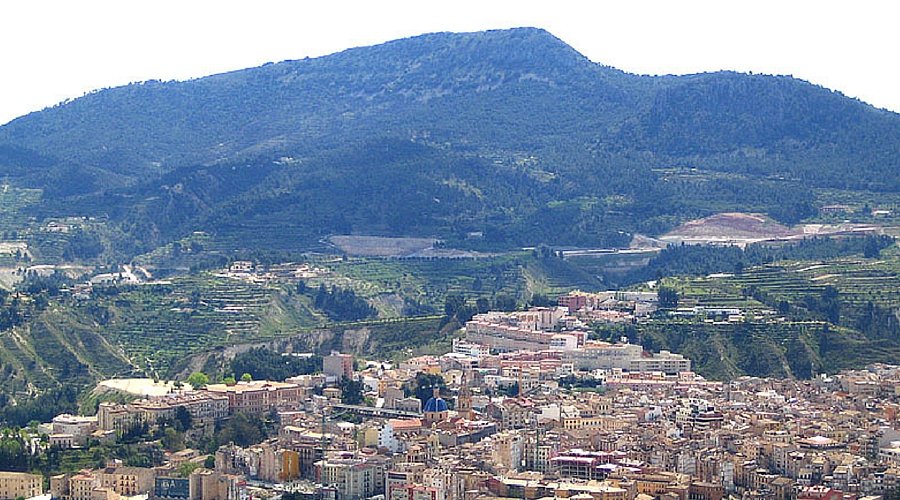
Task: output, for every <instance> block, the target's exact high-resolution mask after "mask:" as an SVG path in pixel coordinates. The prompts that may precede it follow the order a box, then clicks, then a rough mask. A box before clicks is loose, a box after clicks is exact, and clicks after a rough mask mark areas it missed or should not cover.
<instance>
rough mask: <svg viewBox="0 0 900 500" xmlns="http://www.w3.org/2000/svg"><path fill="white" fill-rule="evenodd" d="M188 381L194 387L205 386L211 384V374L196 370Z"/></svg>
mask: <svg viewBox="0 0 900 500" xmlns="http://www.w3.org/2000/svg"><path fill="white" fill-rule="evenodd" d="M187 383H189V384H191V387H193V388H194V389H199V388H202V387H205V386H206V385H207V384H209V375H207V374H205V373H203V372H194V373H192V374H191V375H190V376H189V377H188V378H187Z"/></svg>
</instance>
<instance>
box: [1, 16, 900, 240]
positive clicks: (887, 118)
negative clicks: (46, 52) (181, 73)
mask: <svg viewBox="0 0 900 500" xmlns="http://www.w3.org/2000/svg"><path fill="white" fill-rule="evenodd" d="M898 138H900V115H898V114H896V113H893V112H889V111H883V110H878V109H876V108H874V107H872V106H870V105H868V104H865V103H862V102H861V101H859V100H855V99H850V98H847V97H845V96H843V95H842V94H840V93H839V92H835V91H831V90H828V89H825V88H823V87H819V86H816V85H813V84H810V83H808V82H803V81H800V80H796V79H793V78H790V77H785V76H770V75H748V74H741V73H736V72H728V71H724V72H715V73H700V74H695V75H687V76H671V75H669V76H641V75H634V74H630V73H626V72H623V71H621V70H618V69H615V68H611V67H609V66H604V65H602V64H599V63H594V62H592V61H590V60H589V59H588V58H586V57H585V56H583V55H582V54H580V53H578V52H577V51H576V50H575V49H573V48H572V47H570V46H568V45H567V44H565V43H564V42H562V41H561V40H560V39H558V38H556V37H555V36H553V35H552V34H550V33H549V32H547V31H545V30H542V29H539V28H517V29H512V30H494V31H488V32H473V33H462V34H459V33H434V34H426V35H420V36H418V37H412V38H408V39H402V40H396V41H391V42H387V43H384V44H379V45H374V46H370V47H360V48H353V49H347V50H345V51H342V52H338V53H335V54H332V55H328V56H322V57H318V58H311V59H301V60H290V61H283V62H280V63H271V64H266V65H263V66H259V67H255V68H248V69H244V70H236V71H231V72H227V73H221V74H217V75H211V76H208V77H203V78H199V79H194V80H189V81H185V82H158V81H151V82H144V83H140V84H132V85H128V86H123V87H117V88H114V89H107V90H102V91H98V92H94V93H91V94H89V95H87V96H85V97H83V98H80V99H75V100H74V101H71V102H68V103H65V104H63V105H60V106H57V107H54V108H51V109H49V110H45V111H42V112H36V113H32V114H29V115H27V116H25V117H22V118H19V119H16V120H13V121H12V122H10V123H9V124H7V125H4V126H2V127H0V174H2V175H4V176H5V177H6V178H7V179H8V180H9V182H12V183H13V184H15V185H19V186H23V187H32V188H40V189H42V190H43V193H44V196H43V198H42V201H41V203H40V204H39V205H38V206H36V207H34V208H33V212H32V213H34V214H37V216H39V217H45V216H51V215H53V214H60V213H62V214H66V215H71V214H77V215H85V214H88V215H92V214H93V215H103V216H105V215H109V216H110V220H111V223H112V224H114V225H117V226H118V232H121V233H127V234H130V235H132V237H133V238H135V239H138V240H141V241H140V243H141V244H140V245H138V246H139V247H140V248H142V249H144V250H148V249H150V248H152V247H153V246H154V245H158V244H164V243H166V242H167V241H172V240H173V239H177V238H180V237H183V236H184V235H185V234H189V233H190V231H193V230H203V231H207V232H211V233H216V232H217V231H221V230H223V228H226V227H228V228H236V229H234V230H235V231H236V233H234V234H232V235H231V236H229V237H228V239H229V240H230V241H232V242H242V243H241V244H246V242H258V241H263V240H259V239H257V237H258V236H259V235H258V234H257V233H255V232H253V231H255V229H253V228H258V227H261V226H266V225H271V227H272V228H273V229H274V228H280V227H288V228H290V227H296V228H297V229H296V233H292V235H291V236H290V237H287V236H286V237H285V238H283V239H282V240H281V241H277V242H273V241H271V238H270V239H268V240H265V241H268V243H277V246H280V247H290V246H296V245H299V246H300V247H304V246H307V245H310V244H312V243H311V242H315V241H318V240H319V239H320V238H321V237H323V236H327V235H328V234H345V233H352V234H361V233H370V234H381V235H395V234H403V235H407V236H417V235H424V236H440V237H443V238H446V239H449V240H458V241H462V240H464V239H465V235H466V234H467V233H478V232H480V233H484V234H487V235H488V236H486V237H485V240H487V241H489V242H490V246H496V245H500V246H516V245H534V244H538V243H548V244H567V245H573V244H578V245H588V246H597V245H621V244H625V245H627V240H628V239H629V235H631V234H633V233H635V232H642V233H646V234H661V233H662V232H665V231H666V230H667V229H670V228H672V227H674V226H675V225H677V223H679V222H680V221H684V220H687V219H691V218H699V217H703V216H708V215H711V214H712V213H715V212H718V211H751V212H763V213H767V214H769V215H771V216H773V217H775V218H776V219H778V220H779V221H781V222H788V223H794V222H797V221H799V220H801V219H803V218H806V217H809V216H811V215H813V214H814V213H815V206H814V204H815V203H816V201H815V197H814V194H813V189H815V188H836V189H851V190H869V191H875V192H895V191H897V190H900V178H898V176H897V175H896V172H897V171H898V167H900V165H898V161H900V139H898ZM682 166H690V167H693V168H697V169H700V170H701V171H703V172H708V174H705V175H702V176H694V177H689V176H683V175H679V176H672V175H670V174H665V173H661V172H663V171H665V170H667V169H671V168H673V167H682ZM372 207H378V208H379V209H378V210H373V209H372ZM393 212H396V213H393ZM560 225H564V226H566V227H565V228H564V229H562V230H560V229H559V226H560ZM135 228H142V229H141V230H140V231H138V230H137V229H135ZM248 231H250V233H248ZM287 232H288V233H290V232H291V231H290V230H289V231H287ZM136 233H140V234H136ZM117 234H118V233H117ZM148 234H149V235H155V236H153V237H152V238H149V237H146V236H145V235H148ZM470 243H471V244H478V243H477V242H470ZM259 244H262V243H259Z"/></svg>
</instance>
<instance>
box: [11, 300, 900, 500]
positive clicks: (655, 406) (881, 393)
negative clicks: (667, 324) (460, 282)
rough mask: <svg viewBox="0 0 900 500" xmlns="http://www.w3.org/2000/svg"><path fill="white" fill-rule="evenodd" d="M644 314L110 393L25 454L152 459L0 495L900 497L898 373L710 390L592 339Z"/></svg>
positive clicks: (531, 313) (626, 311)
mask: <svg viewBox="0 0 900 500" xmlns="http://www.w3.org/2000/svg"><path fill="white" fill-rule="evenodd" d="M656 300H657V294H655V293H641V292H603V293H599V294H587V293H580V292H574V293H570V294H568V295H564V296H562V297H560V299H559V304H558V305H557V306H556V307H535V308H531V309H529V310H525V311H514V312H496V311H491V312H487V313H483V314H477V315H475V316H474V317H473V318H472V319H471V320H470V321H468V322H467V323H466V325H465V335H464V337H460V338H457V339H456V340H455V341H454V343H453V348H452V351H451V352H447V353H444V354H442V355H436V356H418V357H412V358H408V359H405V360H403V361H400V362H389V361H379V360H368V361H364V360H361V359H355V358H354V356H352V355H350V354H342V353H338V352H332V353H331V354H328V355H325V356H323V357H322V358H321V371H318V370H317V371H316V373H307V374H299V375H295V376H291V377H288V378H286V379H284V380H253V378H252V377H251V376H249V374H244V375H243V376H240V377H239V378H237V379H235V378H233V377H229V378H228V379H226V380H222V381H215V382H212V381H209V380H208V377H206V376H205V375H204V374H202V373H195V374H194V375H192V376H191V377H190V380H188V381H183V382H177V383H169V384H165V383H162V382H160V383H154V382H153V381H144V383H143V384H142V383H140V382H137V381H136V382H135V383H133V384H129V383H127V381H125V382H126V383H119V384H116V383H115V382H117V381H111V382H113V383H112V384H111V386H112V387H119V388H120V389H121V390H122V391H123V394H124V393H127V392H128V390H127V389H124V388H126V387H129V386H135V387H138V389H132V392H131V396H132V397H131V398H121V400H119V401H115V400H109V401H103V402H100V403H99V404H98V405H97V411H96V414H95V415H90V416H79V415H68V414H64V415H58V416H56V417H55V418H54V419H53V420H52V421H51V422H48V423H43V424H40V425H35V426H31V427H29V428H28V429H22V430H20V433H19V437H20V438H21V439H22V441H23V442H24V443H25V444H26V448H27V452H28V453H30V454H32V455H41V454H50V453H61V452H66V451H70V450H78V449H85V448H89V447H90V446H92V445H97V444H100V443H108V444H115V443H138V444H139V443H142V442H145V441H151V440H158V441H160V442H161V443H162V445H163V448H164V449H165V452H164V454H163V455H162V456H159V457H156V460H155V461H154V463H151V464H146V465H144V466H139V465H134V464H129V463H127V462H128V460H127V457H126V459H125V460H123V459H121V458H111V459H108V460H106V461H105V462H104V463H102V464H96V465H95V466H93V467H84V468H80V469H78V470H71V471H68V472H64V473H60V474H52V475H50V477H46V478H45V477H43V476H42V475H40V474H33V473H31V472H30V471H27V470H24V471H22V470H8V471H4V472H0V498H2V499H18V498H25V499H27V498H45V499H46V498H52V499H60V500H121V499H123V498H141V499H148V498H149V499H160V500H243V499H248V498H272V499H277V498H285V499H290V500H293V499H297V498H304V499H307V498H308V499H334V500H343V499H355V498H384V499H390V500H401V499H403V500H426V499H427V500H476V499H489V498H526V499H540V498H571V499H579V500H586V499H596V500H649V499H653V498H659V499H664V500H721V499H723V498H735V499H737V498H740V499H753V500H756V499H759V500H762V499H773V500H788V499H800V500H851V499H853V500H855V499H869V500H877V499H895V498H898V493H900V479H898V476H900V367H897V366H890V365H883V364H876V365H871V366H870V367H868V368H866V369H864V370H856V371H843V372H840V373H838V374H835V375H832V376H828V375H820V376H818V377H815V378H814V379H812V380H792V379H770V378H753V377H741V378H737V379H735V380H732V381H728V382H719V381H711V380H706V379H704V378H703V377H701V376H699V375H697V374H695V373H693V372H692V371H691V361H690V360H689V359H686V358H685V357H683V356H681V355H679V354H675V353H671V352H666V351H661V352H657V353H650V352H645V351H644V349H643V348H642V347H641V346H639V345H636V344H630V343H628V339H626V338H622V339H617V340H614V341H599V340H591V339H590V336H591V335H590V329H589V328H587V324H588V322H589V321H594V320H598V319H600V320H603V321H632V320H634V318H635V317H636V316H641V315H646V314H650V313H652V312H653V311H654V310H655V309H656V304H655V302H656ZM282 356H284V357H285V358H294V357H304V356H305V357H307V358H309V357H311V356H312V354H303V353H282ZM119 382H122V381H119ZM160 388H162V389H161V390H160ZM150 389H152V390H150ZM257 423H259V424H261V425H257ZM223 429H227V432H223ZM248 429H249V430H248ZM213 436H218V437H219V438H220V439H219V441H218V442H216V443H215V444H216V445H217V446H215V448H214V449H209V443H210V442H214V441H210V440H211V439H212V438H213ZM204 447H205V448H207V449H206V450H204V449H202V448H204Z"/></svg>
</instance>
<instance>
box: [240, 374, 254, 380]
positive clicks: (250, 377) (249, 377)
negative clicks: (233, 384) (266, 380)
mask: <svg viewBox="0 0 900 500" xmlns="http://www.w3.org/2000/svg"><path fill="white" fill-rule="evenodd" d="M252 381H253V375H250V374H249V373H244V374H243V375H241V382H252Z"/></svg>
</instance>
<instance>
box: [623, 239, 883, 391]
mask: <svg viewBox="0 0 900 500" xmlns="http://www.w3.org/2000/svg"><path fill="white" fill-rule="evenodd" d="M898 273H900V255H898V251H897V248H896V247H893V248H891V249H888V250H886V251H885V252H884V255H883V256H882V257H881V258H877V259H864V258H841V259H834V260H829V261H815V262H810V261H807V262H782V263H775V264H771V265H766V266H760V267H756V268H751V269H748V270H746V271H745V272H743V273H741V274H739V275H731V274H727V275H718V276H710V277H705V278H679V279H675V278H667V279H665V280H664V283H665V284H666V285H669V286H673V287H675V288H676V289H677V290H678V291H679V295H680V297H681V300H680V302H679V306H680V307H691V306H706V307H737V308H741V309H742V310H743V311H744V312H745V316H746V319H745V320H744V321H743V322H737V323H726V322H718V323H713V322H711V321H710V320H703V319H701V318H697V319H693V320H685V319H677V320H676V319H672V318H669V319H658V320H654V321H650V322H647V323H644V324H641V325H640V326H639V331H640V336H641V338H642V342H643V343H644V344H645V345H647V346H649V347H652V348H668V349H671V350H673V351H676V352H681V353H683V354H685V355H687V356H689V357H691V359H693V360H694V361H695V363H696V368H697V369H698V371H700V372H701V373H704V374H705V375H708V376H713V377H716V378H727V377H730V376H734V375H739V374H744V373H746V374H752V375H778V376H797V377H809V376H810V375H812V374H814V373H817V372H823V371H826V372H834V371H837V370H840V369H843V368H849V367H859V366H863V365H865V364H868V363H872V362H896V361H897V360H898V359H900V334H898V330H900V329H898V326H897V321H898V317H897V316H898V312H900V276H898ZM829 293H831V294H832V295H833V296H834V297H835V299H833V300H836V301H837V302H838V303H839V306H838V307H837V308H836V309H835V311H834V312H835V313H837V314H836V315H835V317H833V318H828V317H826V315H824V313H823V312H822V310H821V309H819V308H820V307H821V304H822V303H823V301H825V300H826V299H825V296H826V295H828V294H829ZM867 316H872V317H867ZM834 318H838V319H837V320H835V319H834ZM876 323H877V325H876V326H877V329H876V328H875V327H873V326H872V325H875V324H876Z"/></svg>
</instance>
